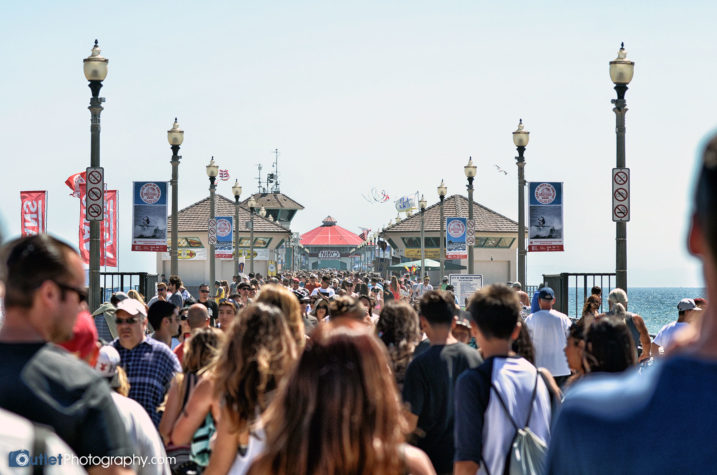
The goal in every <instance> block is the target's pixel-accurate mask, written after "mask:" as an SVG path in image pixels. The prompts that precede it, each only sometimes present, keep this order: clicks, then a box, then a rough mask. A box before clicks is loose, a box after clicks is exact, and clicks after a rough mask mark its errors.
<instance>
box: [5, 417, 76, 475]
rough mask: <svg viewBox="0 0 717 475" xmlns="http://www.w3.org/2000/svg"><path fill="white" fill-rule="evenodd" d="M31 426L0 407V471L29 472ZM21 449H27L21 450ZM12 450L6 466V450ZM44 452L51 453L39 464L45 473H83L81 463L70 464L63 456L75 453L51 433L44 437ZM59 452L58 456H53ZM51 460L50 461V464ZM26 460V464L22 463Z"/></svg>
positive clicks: (32, 430) (30, 470) (31, 438)
mask: <svg viewBox="0 0 717 475" xmlns="http://www.w3.org/2000/svg"><path fill="white" fill-rule="evenodd" d="M34 434H35V429H34V426H33V425H32V423H31V422H30V421H28V420H27V419H25V418H24V417H20V416H18V415H17V414H13V413H12V412H9V411H6V410H5V409H0V473H12V474H16V475H29V474H31V473H32V469H33V466H32V465H31V464H30V459H29V458H28V456H30V457H31V456H32V444H33V441H34ZM24 451H27V453H25V452H24ZM12 452H14V453H13V460H12V463H13V467H12V468H11V467H10V466H9V464H10V462H11V460H10V454H11V453H12ZM45 455H46V456H48V457H55V460H48V463H47V464H46V465H44V466H43V468H44V469H45V470H44V473H47V474H70V475H74V474H81V473H86V472H85V471H84V470H83V468H82V465H79V464H78V465H74V464H73V463H72V461H71V460H69V459H68V458H67V457H69V456H74V455H75V453H74V452H73V451H72V449H70V447H68V446H67V444H66V443H65V442H64V441H63V440H62V439H60V438H59V437H58V436H57V435H55V434H54V433H52V434H50V435H48V436H47V438H46V439H45ZM58 455H62V459H61V460H60V459H58V458H57V456H58ZM53 462H54V464H53ZM25 463H27V465H24V464H25Z"/></svg>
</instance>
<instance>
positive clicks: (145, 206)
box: [132, 181, 168, 252]
mask: <svg viewBox="0 0 717 475" xmlns="http://www.w3.org/2000/svg"><path fill="white" fill-rule="evenodd" d="M132 188H133V193H132V195H133V206H132V250H133V251H150V252H166V251H167V188H168V187H167V182H166V181H135V182H133V183H132Z"/></svg>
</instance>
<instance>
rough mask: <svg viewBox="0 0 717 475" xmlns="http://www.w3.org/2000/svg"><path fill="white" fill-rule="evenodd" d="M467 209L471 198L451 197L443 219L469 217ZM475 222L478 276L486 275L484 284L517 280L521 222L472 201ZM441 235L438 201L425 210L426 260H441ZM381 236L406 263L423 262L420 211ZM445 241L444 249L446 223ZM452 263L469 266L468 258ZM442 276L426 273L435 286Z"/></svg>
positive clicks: (446, 205)
mask: <svg viewBox="0 0 717 475" xmlns="http://www.w3.org/2000/svg"><path fill="white" fill-rule="evenodd" d="M468 207H469V202H468V198H466V197H465V196H462V195H451V196H449V197H447V198H445V200H444V202H443V212H444V218H448V217H460V218H468ZM473 219H474V220H475V248H474V252H473V257H474V269H475V273H476V274H482V275H483V283H484V285H487V284H492V283H496V282H502V283H506V282H510V281H514V280H515V279H516V274H517V260H518V259H517V256H518V254H517V249H518V223H517V222H515V221H513V220H512V219H510V218H507V217H505V216H503V215H502V214H500V213H497V212H495V211H493V210H491V209H488V208H486V207H485V206H483V205H481V204H480V203H476V202H473ZM440 232H441V222H440V202H437V203H435V204H433V205H431V206H429V207H427V208H426V210H425V211H424V235H425V242H424V246H425V247H424V256H425V258H427V259H434V260H436V261H438V260H439V259H440V240H439V239H440ZM380 236H381V237H383V238H384V239H386V240H387V241H388V243H389V244H390V245H391V247H392V248H393V249H394V250H396V251H397V252H398V253H399V255H401V256H403V257H405V258H406V260H416V259H420V258H421V214H420V211H419V212H418V213H415V214H413V215H411V216H409V217H407V218H405V219H402V220H399V221H398V222H397V223H394V224H392V225H390V226H388V227H386V228H385V229H384V230H383V231H382V232H381V233H380ZM443 239H444V248H445V224H444V236H443ZM446 262H448V261H446ZM451 262H455V263H457V264H459V265H463V266H466V267H468V259H456V260H454V261H451ZM439 273H440V271H437V270H435V271H434V270H430V271H427V274H428V275H429V277H431V282H433V283H438V282H440V281H441V276H440V275H439ZM523 284H525V282H523Z"/></svg>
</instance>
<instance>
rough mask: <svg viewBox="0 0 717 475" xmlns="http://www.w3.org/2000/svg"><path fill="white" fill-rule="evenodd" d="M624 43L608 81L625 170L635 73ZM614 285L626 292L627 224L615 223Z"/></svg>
mask: <svg viewBox="0 0 717 475" xmlns="http://www.w3.org/2000/svg"><path fill="white" fill-rule="evenodd" d="M626 57H627V51H625V43H622V44H621V45H620V50H619V51H618V52H617V58H616V59H615V60H614V61H610V79H612V82H613V83H614V84H615V91H616V92H617V99H613V100H612V101H611V102H612V103H613V104H614V105H615V107H614V108H613V112H615V134H616V136H617V165H616V167H617V168H625V113H626V112H627V102H626V101H625V93H626V92H627V85H628V84H630V81H631V80H632V75H633V73H634V72H635V63H634V62H632V61H629V60H628V59H626ZM615 284H616V285H617V287H618V288H621V289H623V290H625V291H627V222H625V221H618V222H616V223H615Z"/></svg>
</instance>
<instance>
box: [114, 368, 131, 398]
mask: <svg viewBox="0 0 717 475" xmlns="http://www.w3.org/2000/svg"><path fill="white" fill-rule="evenodd" d="M116 371H117V381H118V382H119V387H118V388H116V389H115V391H116V392H117V393H119V394H121V395H122V396H124V397H129V378H128V377H127V373H125V371H124V369H123V368H122V367H121V366H117V370H116Z"/></svg>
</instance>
